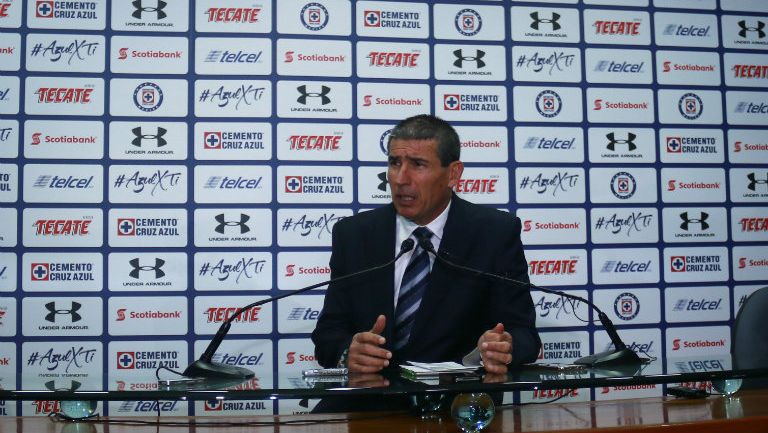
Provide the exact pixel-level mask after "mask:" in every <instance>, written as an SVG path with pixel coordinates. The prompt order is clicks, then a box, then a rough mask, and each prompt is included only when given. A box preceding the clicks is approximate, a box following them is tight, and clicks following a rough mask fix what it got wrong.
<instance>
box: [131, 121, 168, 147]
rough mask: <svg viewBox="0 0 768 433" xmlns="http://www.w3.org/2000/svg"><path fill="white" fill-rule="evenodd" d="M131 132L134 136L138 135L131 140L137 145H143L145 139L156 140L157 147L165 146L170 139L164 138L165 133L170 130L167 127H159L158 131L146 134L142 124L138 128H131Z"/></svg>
mask: <svg viewBox="0 0 768 433" xmlns="http://www.w3.org/2000/svg"><path fill="white" fill-rule="evenodd" d="M131 132H133V136H134V137H136V138H134V139H133V140H132V141H131V144H132V145H134V146H136V147H141V144H142V143H143V142H144V140H155V143H156V145H157V147H163V146H165V145H166V144H168V141H166V140H165V138H163V136H165V133H166V132H168V130H167V129H165V128H160V127H158V128H157V132H156V133H154V134H144V133H143V132H142V130H141V126H137V127H136V128H133V129H131Z"/></svg>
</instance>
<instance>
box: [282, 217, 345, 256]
mask: <svg viewBox="0 0 768 433" xmlns="http://www.w3.org/2000/svg"><path fill="white" fill-rule="evenodd" d="M348 216H352V210H351V209H278V210H277V227H278V228H277V244H278V245H279V246H281V247H330V246H331V230H333V226H334V224H336V223H337V222H338V221H339V220H340V219H342V218H345V217H348Z"/></svg>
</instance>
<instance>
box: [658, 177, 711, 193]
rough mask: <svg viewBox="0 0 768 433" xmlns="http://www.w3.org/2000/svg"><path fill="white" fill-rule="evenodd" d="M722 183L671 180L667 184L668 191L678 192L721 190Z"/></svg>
mask: <svg viewBox="0 0 768 433" xmlns="http://www.w3.org/2000/svg"><path fill="white" fill-rule="evenodd" d="M719 189H720V182H680V181H678V180H675V179H670V180H669V181H668V182H667V191H677V190H719Z"/></svg>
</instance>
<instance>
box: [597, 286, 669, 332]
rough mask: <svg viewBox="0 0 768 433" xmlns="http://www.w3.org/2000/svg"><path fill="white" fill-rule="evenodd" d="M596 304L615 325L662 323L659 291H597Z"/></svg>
mask: <svg viewBox="0 0 768 433" xmlns="http://www.w3.org/2000/svg"><path fill="white" fill-rule="evenodd" d="M593 296H594V301H593V302H594V303H595V305H597V307H598V308H600V309H601V310H603V311H604V312H606V314H607V315H608V316H609V317H611V318H612V319H613V321H614V323H618V324H621V325H639V324H656V323H659V322H660V321H661V293H660V291H659V289H651V288H643V289H610V290H605V289H603V290H595V291H594V292H593Z"/></svg>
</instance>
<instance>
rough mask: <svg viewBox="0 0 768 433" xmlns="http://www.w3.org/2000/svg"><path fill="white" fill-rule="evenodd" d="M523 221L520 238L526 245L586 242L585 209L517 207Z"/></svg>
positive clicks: (518, 214) (519, 216)
mask: <svg viewBox="0 0 768 433" xmlns="http://www.w3.org/2000/svg"><path fill="white" fill-rule="evenodd" d="M515 214H516V215H517V217H518V218H520V220H521V221H522V224H523V228H522V231H521V233H520V240H521V241H522V242H523V244H525V245H558V244H584V243H586V242H587V215H586V212H585V211H584V209H569V208H560V209H517V211H516V212H515Z"/></svg>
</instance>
